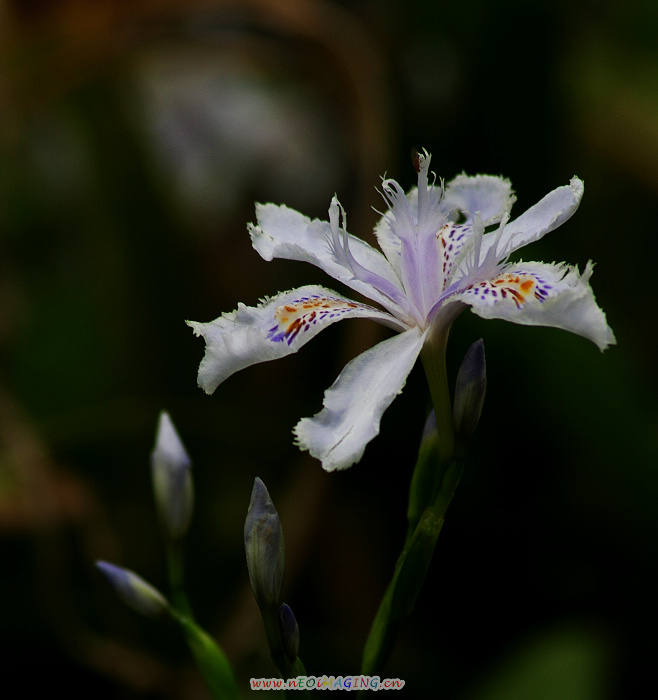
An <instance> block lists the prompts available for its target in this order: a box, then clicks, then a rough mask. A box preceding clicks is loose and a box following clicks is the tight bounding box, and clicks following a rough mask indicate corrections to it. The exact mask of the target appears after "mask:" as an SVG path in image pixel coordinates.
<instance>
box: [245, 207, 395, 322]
mask: <svg viewBox="0 0 658 700" xmlns="http://www.w3.org/2000/svg"><path fill="white" fill-rule="evenodd" d="M256 219H257V222H258V223H257V224H250V225H249V235H250V236H251V242H252V245H253V247H254V248H255V249H256V251H257V252H258V253H259V254H260V256H261V257H262V258H263V259H264V260H268V261H269V260H272V259H273V258H282V259H284V260H302V261H305V262H309V263H311V264H312V265H316V266H317V267H319V268H320V269H322V270H324V271H325V272H326V273H327V274H328V275H330V276H331V277H333V278H334V279H336V280H338V281H339V282H342V283H343V284H345V285H347V286H348V287H350V288H351V289H354V290H355V291H357V292H359V293H360V294H363V295H364V296H366V297H368V298H369V299H372V300H373V301H376V302H378V303H379V304H381V305H382V306H384V308H387V309H388V310H389V311H391V313H398V314H399V315H401V316H404V315H405V310H404V309H402V308H401V307H400V305H399V304H397V303H395V302H393V301H392V300H391V298H390V296H392V295H389V296H387V295H386V294H384V293H382V292H381V291H380V290H378V289H377V288H375V287H373V285H372V284H370V283H369V282H367V281H363V280H362V279H359V278H356V277H355V276H354V272H353V270H352V269H350V268H349V267H348V266H347V265H345V264H344V262H343V261H342V260H339V259H338V258H337V256H336V255H334V254H333V252H332V247H331V241H332V231H331V224H330V223H329V222H328V221H320V220H318V219H314V220H311V219H309V218H308V217H307V216H304V215H303V214H300V213H299V212H298V211H295V210H294V209H290V208H289V207H286V206H283V205H282V206H278V205H276V204H257V205H256ZM347 241H348V245H349V250H350V253H351V254H352V255H353V256H354V258H355V259H356V261H357V262H358V263H359V265H361V266H362V267H363V268H365V269H366V270H369V271H371V272H373V273H374V274H375V275H377V276H378V277H380V278H381V279H383V280H386V282H387V283H388V284H390V285H391V286H392V287H394V288H395V289H397V291H398V292H399V293H401V294H402V293H403V292H404V290H403V288H402V285H401V284H400V280H399V279H398V276H397V275H396V274H395V271H394V270H393V268H392V267H391V265H390V263H389V262H388V260H387V259H386V258H385V257H384V256H383V255H382V254H381V253H380V252H379V251H378V250H376V249H375V248H373V247H372V246H370V245H368V244H367V243H366V242H365V241H362V240H361V239H360V238H357V237H356V236H351V235H348V236H347Z"/></svg>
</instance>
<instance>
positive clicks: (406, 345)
mask: <svg viewBox="0 0 658 700" xmlns="http://www.w3.org/2000/svg"><path fill="white" fill-rule="evenodd" d="M424 339H425V334H424V333H422V332H421V331H420V330H419V329H418V328H412V329H410V330H408V331H406V332H405V333H401V334H400V335H396V336H394V337H393V338H389V339H388V340H384V341H383V342H381V343H378V344H377V345H375V347H373V348H370V350H366V351H365V352H364V353H362V354H361V355H359V356H358V357H355V358H354V359H353V360H352V361H351V362H349V363H348V364H347V365H346V366H345V367H344V369H343V371H342V372H341V373H340V375H339V377H338V379H337V380H336V381H335V382H334V384H333V385H332V386H331V387H330V388H329V389H327V391H326V392H325V395H324V401H323V404H324V408H323V409H322V410H321V411H320V412H319V413H317V414H316V415H315V416H313V417H312V418H302V420H301V421H300V422H299V423H298V424H297V426H296V427H295V430H294V433H295V437H296V439H297V444H298V445H299V446H300V447H301V448H302V449H304V450H308V451H309V452H310V453H311V454H312V455H313V457H316V458H317V459H319V460H321V461H322V466H323V467H324V468H325V469H326V470H327V471H333V470H334V469H346V468H347V467H349V466H351V465H352V464H354V463H355V462H358V461H359V460H360V459H361V457H362V456H363V452H364V450H365V448H366V445H367V444H368V443H369V442H370V440H372V439H373V438H374V437H375V436H376V435H377V434H378V433H379V422H380V420H381V417H382V414H383V413H384V411H385V410H386V409H387V408H388V407H389V406H390V404H391V402H392V401H393V399H394V398H395V397H396V396H397V395H398V394H399V393H400V392H401V391H402V388H403V387H404V384H405V382H406V380H407V376H408V375H409V372H411V369H412V367H413V366H414V363H415V362H416V359H417V357H418V354H419V353H420V350H421V348H422V346H423V341H424Z"/></svg>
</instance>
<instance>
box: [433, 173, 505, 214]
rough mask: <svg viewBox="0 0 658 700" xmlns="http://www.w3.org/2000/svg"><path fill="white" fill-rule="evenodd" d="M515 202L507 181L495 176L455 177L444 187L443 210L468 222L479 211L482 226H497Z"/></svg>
mask: <svg viewBox="0 0 658 700" xmlns="http://www.w3.org/2000/svg"><path fill="white" fill-rule="evenodd" d="M515 200H516V197H515V196H514V193H513V192H512V185H511V183H510V181H509V180H506V179H505V178H502V177H496V176H495V175H475V176H469V175H457V177H456V178H455V179H454V180H452V181H451V182H449V183H448V185H447V186H446V191H445V200H444V207H448V208H450V209H458V210H459V211H462V212H464V213H467V214H468V218H469V219H472V218H473V217H474V216H475V212H476V211H479V212H480V216H481V217H482V222H483V223H484V225H485V226H489V225H491V224H496V223H498V222H499V221H500V220H501V219H502V218H503V216H504V215H505V213H506V212H508V211H509V210H510V209H511V208H512V204H513V203H514V201H515Z"/></svg>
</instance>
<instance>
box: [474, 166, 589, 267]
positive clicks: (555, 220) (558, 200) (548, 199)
mask: <svg viewBox="0 0 658 700" xmlns="http://www.w3.org/2000/svg"><path fill="white" fill-rule="evenodd" d="M584 188H585V186H584V184H583V181H582V180H580V179H579V178H577V177H573V178H571V182H570V183H569V185H565V186H563V187H558V188H557V189H555V190H553V191H552V192H549V193H548V194H547V195H546V196H545V197H544V198H543V199H540V200H539V202H537V204H535V205H534V206H532V207H530V209H528V210H527V211H526V212H524V213H523V214H521V216H519V217H518V218H516V219H514V220H513V221H510V222H509V223H508V224H507V225H506V226H505V228H504V230H503V232H502V235H501V237H500V240H499V241H498V242H497V246H496V247H497V257H498V259H499V260H502V259H504V258H506V257H507V256H508V255H509V254H510V253H513V252H514V251H515V250H518V249H519V248H522V247H523V246H525V245H528V243H533V242H534V241H537V240H539V239H540V238H541V237H542V236H544V235H545V234H547V233H549V232H550V231H553V230H554V229H556V228H557V227H558V226H561V225H562V224H563V223H564V222H565V221H567V219H569V218H571V216H572V215H573V214H574V212H575V211H576V209H578V205H579V204H580V200H581V199H582V196H583V191H584ZM494 240H495V239H494V236H493V234H491V233H488V234H487V235H486V236H485V237H484V241H483V246H482V249H483V253H486V251H487V250H488V249H489V247H490V245H491V243H492V242H493V241H494Z"/></svg>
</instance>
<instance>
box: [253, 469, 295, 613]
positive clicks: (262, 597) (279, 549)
mask: <svg viewBox="0 0 658 700" xmlns="http://www.w3.org/2000/svg"><path fill="white" fill-rule="evenodd" d="M244 546H245V552H246V555H247V568H248V569H249V580H250V581H251V587H252V589H253V591H254V595H255V596H256V601H257V602H258V605H259V606H260V609H261V611H263V612H265V611H266V610H268V609H272V608H273V609H274V613H275V614H276V611H277V609H278V606H279V598H280V595H281V585H282V584H283V572H284V568H285V550H284V546H283V530H282V528H281V521H280V520H279V514H278V513H277V512H276V508H275V507H274V503H272V499H271V498H270V494H269V493H268V491H267V489H266V488H265V484H264V483H263V482H262V481H261V480H260V479H259V478H258V477H256V479H255V481H254V488H253V490H252V492H251V502H250V503H249V510H248V512H247V519H246V521H245V524H244Z"/></svg>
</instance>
